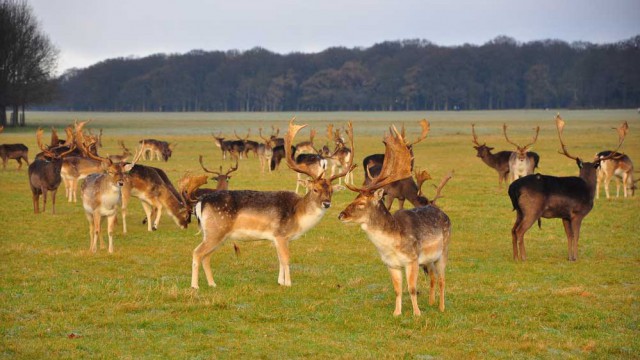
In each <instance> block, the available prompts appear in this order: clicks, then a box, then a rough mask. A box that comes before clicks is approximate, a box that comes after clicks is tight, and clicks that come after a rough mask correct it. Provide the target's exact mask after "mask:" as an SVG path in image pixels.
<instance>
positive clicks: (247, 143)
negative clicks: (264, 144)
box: [233, 129, 260, 158]
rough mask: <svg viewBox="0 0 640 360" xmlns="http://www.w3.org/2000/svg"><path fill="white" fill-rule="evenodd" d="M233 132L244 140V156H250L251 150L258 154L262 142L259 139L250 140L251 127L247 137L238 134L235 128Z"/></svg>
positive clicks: (239, 138)
mask: <svg viewBox="0 0 640 360" xmlns="http://www.w3.org/2000/svg"><path fill="white" fill-rule="evenodd" d="M233 134H234V135H235V136H236V138H238V140H240V141H242V146H243V149H244V150H243V154H244V157H246V158H249V151H251V152H253V154H254V155H255V156H258V147H259V146H260V144H259V143H258V142H257V141H253V140H249V135H251V129H249V130H248V131H247V136H245V137H240V136H238V134H237V133H236V131H235V130H233Z"/></svg>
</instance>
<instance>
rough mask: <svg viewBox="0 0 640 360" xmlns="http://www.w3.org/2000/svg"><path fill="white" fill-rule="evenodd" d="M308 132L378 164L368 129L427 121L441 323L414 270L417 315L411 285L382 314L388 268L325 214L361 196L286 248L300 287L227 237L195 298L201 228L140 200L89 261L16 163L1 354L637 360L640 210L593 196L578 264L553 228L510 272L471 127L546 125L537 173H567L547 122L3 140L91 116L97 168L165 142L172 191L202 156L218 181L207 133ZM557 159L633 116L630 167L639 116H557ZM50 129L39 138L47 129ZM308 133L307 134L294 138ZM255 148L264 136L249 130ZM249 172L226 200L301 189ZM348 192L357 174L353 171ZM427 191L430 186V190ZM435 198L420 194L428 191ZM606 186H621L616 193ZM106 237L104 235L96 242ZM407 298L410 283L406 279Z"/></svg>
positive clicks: (359, 235)
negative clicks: (54, 134)
mask: <svg viewBox="0 0 640 360" xmlns="http://www.w3.org/2000/svg"><path fill="white" fill-rule="evenodd" d="M293 115H296V116H297V122H298V123H309V124H310V125H311V126H313V127H315V128H316V129H317V130H318V133H319V135H318V137H317V139H318V142H320V143H321V142H324V130H325V127H324V125H325V124H328V123H334V124H336V125H339V124H341V123H342V122H344V121H346V120H352V121H353V122H354V131H355V134H356V162H358V163H360V162H361V160H362V158H363V157H364V156H366V155H368V154H371V153H374V152H381V151H383V145H382V144H381V141H380V140H381V135H382V132H383V131H384V129H386V128H387V126H388V125H389V124H391V123H395V124H400V123H402V122H404V123H405V125H406V126H407V129H408V133H409V138H411V137H416V136H418V132H419V126H418V120H420V119H421V118H423V117H426V118H427V119H429V120H430V121H431V129H432V130H431V133H430V134H429V136H428V138H427V139H426V140H425V141H424V142H422V143H420V144H418V145H416V146H415V152H416V153H415V156H416V165H417V166H418V167H420V168H427V169H428V170H429V171H430V172H431V173H432V175H433V176H434V179H436V180H434V181H433V182H435V181H439V179H440V178H441V177H442V176H444V175H445V174H446V173H447V172H448V171H449V170H451V169H455V176H454V178H453V179H452V180H451V181H450V182H449V184H448V185H447V187H446V188H445V190H444V195H445V196H446V197H445V198H443V199H440V200H439V205H440V206H441V207H442V208H443V209H444V210H445V211H446V212H447V213H448V215H449V216H450V218H451V219H452V222H453V227H454V230H453V238H452V243H451V247H450V252H449V262H448V267H447V294H446V306H447V309H446V311H445V312H444V313H440V312H439V311H438V310H437V307H435V306H429V305H428V300H427V296H426V294H427V288H428V285H427V282H426V281H425V280H424V277H423V276H421V279H420V282H419V289H420V290H421V294H420V296H419V298H418V300H419V304H420V307H421V309H422V313H423V315H422V316H421V317H413V316H412V315H411V304H410V300H409V296H408V294H407V293H406V290H405V296H404V298H403V303H404V304H403V305H404V306H403V310H404V312H403V314H402V316H400V317H397V318H396V317H393V316H392V312H393V308H394V293H393V287H392V284H391V280H390V278H389V274H388V272H387V270H386V268H385V266H384V265H383V264H382V262H381V261H380V259H379V257H378V255H377V252H376V250H375V248H374V247H373V245H372V244H371V243H370V242H369V240H368V239H367V238H366V237H365V235H364V233H363V232H362V230H360V228H359V227H357V226H345V225H343V224H342V223H340V222H339V221H338V220H337V216H338V214H339V212H340V211H341V210H342V209H343V208H344V207H346V205H347V204H348V203H349V202H350V201H351V200H352V199H353V198H354V197H355V195H354V193H351V192H349V191H340V192H337V193H335V194H334V201H333V205H332V207H331V209H330V210H329V211H328V212H327V214H326V215H325V218H324V219H323V220H322V221H321V222H320V224H319V225H318V226H316V227H315V228H314V229H312V230H311V231H309V232H308V233H307V234H306V235H304V236H302V237H301V238H300V239H298V240H296V241H294V242H293V243H291V246H290V248H291V256H292V258H291V263H292V264H291V274H292V281H293V286H292V287H291V288H284V287H281V286H279V285H278V284H277V276H278V261H277V257H276V253H275V249H274V247H273V245H271V244H270V243H269V242H266V241H259V242H240V243H239V246H240V247H241V253H240V255H239V256H238V257H236V256H235V255H234V252H233V246H232V245H231V243H230V242H229V243H227V244H225V245H224V246H222V247H221V248H219V249H218V250H217V251H216V252H215V253H214V255H213V257H212V268H213V273H214V277H215V279H216V283H217V284H218V287H216V288H209V287H207V286H206V285H205V283H206V282H205V279H204V274H202V273H201V274H200V286H201V288H200V290H199V291H195V290H192V289H190V287H189V286H190V275H191V252H192V250H193V249H194V248H195V247H196V246H197V245H198V244H199V242H200V241H201V236H200V235H197V234H196V232H197V229H196V227H195V226H191V227H190V228H189V229H187V230H180V229H178V228H177V227H176V226H175V225H174V224H173V222H172V220H171V219H170V218H169V217H167V216H164V217H163V218H162V221H161V224H160V229H159V230H158V231H156V232H153V233H150V232H147V231H146V225H142V224H141V223H140V220H141V219H142V218H143V217H144V212H143V211H142V207H141V206H140V205H139V201H138V200H136V199H134V200H133V201H132V203H131V205H130V210H129V216H128V220H129V224H128V228H129V233H128V234H127V235H126V236H123V235H122V232H121V224H119V225H118V226H119V227H118V231H117V232H116V235H115V253H114V254H112V255H109V254H108V253H107V251H106V250H104V249H103V250H99V251H98V253H97V254H95V255H94V254H91V253H90V252H89V236H88V224H87V221H86V219H85V217H84V215H83V210H82V206H81V205H80V204H70V203H67V202H66V200H65V199H64V189H63V187H62V186H61V187H60V191H59V194H58V196H57V200H58V203H57V214H55V215H52V214H51V213H50V209H51V207H50V203H49V204H48V205H47V213H44V214H39V215H35V214H33V209H32V205H31V194H30V192H29V186H28V180H27V172H26V169H23V170H21V171H16V170H15V168H16V163H15V161H11V162H10V163H9V166H8V169H7V170H5V171H0V184H2V186H0V202H1V203H2V206H1V207H0V304H1V305H2V306H0V358H19V359H34V358H45V357H48V358H65V359H67V358H69V359H85V358H109V359H111V358H125V359H134V358H190V359H191V358H193V359H201V358H206V359H209V358H278V359H280V358H302V357H305V358H376V359H377V358H415V359H431V358H448V359H451V358H478V359H485V358H508V359H511V358H579V359H582V358H638V357H640V340H639V339H640V331H639V330H640V329H639V328H640V322H639V317H640V316H639V314H640V302H639V295H640V281H639V280H638V275H637V274H638V269H639V267H638V266H639V265H640V250H639V247H638V240H639V239H640V238H639V236H638V233H639V232H640V225H639V222H638V213H639V212H638V210H640V204H639V201H640V200H639V199H640V198H639V197H637V196H636V197H635V198H632V199H612V200H605V199H602V198H601V199H600V200H598V201H597V202H596V205H595V207H594V209H593V210H592V211H591V213H590V214H589V216H588V217H587V218H586V219H585V221H584V223H583V226H582V233H581V238H580V244H579V260H578V261H577V262H575V263H570V262H568V261H566V256H567V245H566V239H565V236H564V231H563V230H562V225H561V222H560V221H559V220H543V222H542V229H538V228H537V227H534V228H532V229H531V230H529V232H528V233H527V234H526V236H525V244H526V247H527V255H528V259H529V260H528V261H527V262H526V263H515V262H514V261H513V260H512V249H511V235H510V229H511V226H512V224H513V221H514V219H515V214H514V213H513V212H512V210H511V204H510V202H509V199H508V196H507V195H506V189H500V190H499V189H498V188H497V174H496V172H495V171H494V170H493V169H490V168H488V167H487V166H486V165H484V164H483V163H482V162H481V161H480V159H478V158H476V157H475V150H474V149H473V148H472V143H471V135H470V124H471V123H472V122H474V123H476V124H477V125H476V128H477V132H478V135H479V137H480V141H481V142H487V144H488V145H489V146H493V147H495V148H496V149H497V150H502V149H509V146H508V144H507V143H506V141H505V140H504V138H503V136H502V133H501V125H502V123H503V122H506V123H508V124H509V125H510V132H509V135H510V138H511V139H512V140H514V141H516V142H521V143H524V142H528V141H529V140H530V139H531V137H532V136H533V130H532V129H533V127H534V126H535V125H540V126H541V132H540V136H539V139H538V142H537V143H536V144H535V145H534V151H536V152H538V153H539V154H540V156H541V163H540V172H541V173H545V174H553V175H563V176H564V175H576V174H577V173H578V169H577V167H576V165H575V163H574V162H573V161H571V160H569V159H567V158H566V157H564V156H562V155H560V154H558V153H557V150H558V149H559V144H558V141H557V135H556V133H555V128H554V122H553V117H554V115H555V112H550V111H548V112H545V111H500V112H434V113H418V112H409V113H385V112H380V113H356V112H354V113H299V114H289V113H259V114H254V113H251V114H249V113H215V114H209V113H196V114H177V113H173V114H128V113H28V114H27V119H28V124H29V127H28V128H23V129H5V132H4V133H2V134H0V143H17V142H22V143H24V144H26V145H27V146H28V147H29V148H30V149H31V151H30V158H33V156H34V155H35V153H36V152H37V151H36V149H37V146H36V143H35V136H34V134H35V128H36V127H37V126H43V127H45V128H47V129H48V128H50V126H51V125H55V126H56V127H57V128H58V129H61V128H62V127H63V126H64V125H66V124H68V123H69V122H70V121H72V120H73V119H79V120H85V119H89V118H91V119H94V121H93V122H92V123H91V124H90V127H91V128H93V129H99V128H103V129H104V145H105V147H104V148H103V149H102V150H101V153H102V154H106V153H112V154H113V153H117V152H118V146H117V140H119V139H122V140H124V141H125V143H126V144H128V145H130V146H133V145H134V144H135V143H137V141H138V140H140V139H141V138H143V137H156V138H159V139H164V140H168V141H171V142H176V143H178V146H177V148H176V149H175V151H174V156H173V157H172V158H171V159H170V160H169V162H168V163H158V162H143V163H145V164H149V165H153V166H160V167H162V168H163V169H165V170H166V171H167V173H168V174H169V176H170V178H171V179H172V180H174V181H175V180H177V179H178V178H180V177H181V176H182V175H183V174H184V172H185V171H188V170H190V171H192V172H194V173H200V172H201V170H200V167H199V165H198V161H197V158H198V155H199V154H203V155H204V156H205V161H206V164H207V165H208V166H209V167H211V168H216V167H217V166H219V165H220V164H224V165H225V166H229V165H231V163H230V162H228V161H227V162H224V163H223V162H222V161H221V159H220V152H219V150H218V149H217V148H215V147H214V145H213V141H212V138H211V135H210V133H211V132H218V131H222V132H223V133H226V134H230V132H231V131H232V130H233V129H237V130H238V133H244V132H246V129H247V128H249V127H251V129H252V133H253V134H257V128H258V127H260V126H262V127H263V128H265V129H267V128H270V126H271V125H272V124H275V125H277V126H279V127H280V128H281V132H284V131H285V129H286V123H287V120H288V119H289V118H290V117H291V116H293ZM562 116H563V118H564V119H565V121H566V122H567V125H566V128H565V139H566V142H567V143H568V145H569V149H570V152H571V153H573V154H575V155H578V156H581V157H584V158H587V159H590V158H591V157H592V156H593V155H594V154H595V153H596V152H597V151H600V150H604V149H607V148H611V147H612V146H613V145H614V143H615V142H616V140H617V138H616V136H615V133H614V131H613V130H611V129H610V128H611V127H613V126H617V125H618V124H619V123H620V122H621V121H623V120H627V121H628V122H629V126H630V128H631V131H630V134H629V135H628V138H627V140H626V141H625V145H624V148H623V150H624V151H625V152H626V153H627V154H629V156H630V157H631V158H632V159H639V158H640V146H638V144H640V131H639V129H640V121H639V116H638V114H637V113H636V112H635V111H633V110H619V111H562ZM47 133H48V131H47ZM307 134H308V130H307V129H305V130H303V131H302V132H301V134H300V135H299V136H300V140H301V139H302V138H303V137H305V136H307ZM252 138H257V136H253V137H252ZM258 169H259V164H258V160H257V159H254V158H253V157H250V158H249V159H248V160H244V161H241V163H240V169H239V170H238V172H237V174H236V175H235V176H234V177H233V179H232V182H231V188H232V189H258V190H276V189H294V184H295V183H294V181H295V180H294V179H295V175H294V173H293V172H292V171H290V170H288V169H286V168H285V167H281V169H280V170H279V171H277V172H275V173H272V174H260V173H259V170H258ZM356 171H357V172H356V177H355V178H356V183H360V182H361V181H362V178H363V176H362V169H361V167H359V168H358V169H357V170H356ZM431 183H432V182H428V183H427V184H426V185H425V192H426V193H427V194H433V190H432V189H431V185H430V184H431ZM427 187H429V189H427ZM612 190H613V192H614V193H615V190H614V189H613V187H612ZM104 228H106V225H105V224H103V229H104ZM405 286H406V282H405Z"/></svg>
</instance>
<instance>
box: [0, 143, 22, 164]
mask: <svg viewBox="0 0 640 360" xmlns="http://www.w3.org/2000/svg"><path fill="white" fill-rule="evenodd" d="M0 158H2V170H4V169H6V168H7V162H8V161H9V159H14V160H16V161H17V162H18V170H20V169H22V160H24V161H25V162H26V163H27V166H29V148H28V147H27V146H26V145H24V144H2V145H0Z"/></svg>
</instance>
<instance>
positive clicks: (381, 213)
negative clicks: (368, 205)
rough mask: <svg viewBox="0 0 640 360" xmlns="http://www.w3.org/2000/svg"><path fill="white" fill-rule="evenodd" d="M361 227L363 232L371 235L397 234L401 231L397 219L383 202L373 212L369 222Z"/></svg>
mask: <svg viewBox="0 0 640 360" xmlns="http://www.w3.org/2000/svg"><path fill="white" fill-rule="evenodd" d="M361 227H362V230H364V231H365V232H366V233H367V234H370V235H371V234H372V233H395V232H399V231H400V229H399V226H398V223H397V221H396V219H395V218H394V217H393V215H391V213H390V212H389V210H387V208H386V206H384V204H383V203H382V202H378V204H377V205H376V207H375V208H374V209H373V211H371V213H370V215H369V218H368V220H367V221H366V222H364V223H362V225H361Z"/></svg>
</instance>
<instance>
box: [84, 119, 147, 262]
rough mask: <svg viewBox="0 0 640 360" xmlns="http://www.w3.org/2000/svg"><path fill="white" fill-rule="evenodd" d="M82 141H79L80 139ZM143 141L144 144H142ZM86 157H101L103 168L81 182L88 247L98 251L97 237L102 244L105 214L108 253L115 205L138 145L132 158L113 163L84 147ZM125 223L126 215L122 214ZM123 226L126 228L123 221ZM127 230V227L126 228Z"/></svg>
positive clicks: (114, 222)
mask: <svg viewBox="0 0 640 360" xmlns="http://www.w3.org/2000/svg"><path fill="white" fill-rule="evenodd" d="M81 134H82V133H81V132H80V131H78V132H77V134H76V136H78V137H79V138H82V135H81ZM79 143H80V144H83V142H82V141H80V142H79ZM143 145H144V144H143ZM83 151H84V152H85V153H86V154H87V156H88V157H90V158H92V159H94V160H97V161H100V162H101V164H102V167H103V170H104V172H102V173H94V174H91V175H89V176H87V178H86V179H85V181H84V182H83V183H82V187H81V191H82V206H83V207H84V211H85V215H86V217H87V221H89V240H90V242H89V243H90V245H89V249H90V250H91V252H93V253H95V252H96V251H97V244H98V239H99V240H100V248H103V242H102V230H101V226H100V223H101V222H102V218H103V217H107V236H108V237H109V253H113V228H114V226H115V224H116V215H117V213H118V208H119V207H121V205H122V188H123V187H124V186H125V183H126V182H127V176H128V175H127V174H126V173H128V172H129V171H130V170H131V169H132V168H133V167H134V165H135V162H136V161H137V160H138V159H139V158H140V156H141V155H142V151H143V147H142V146H141V147H140V149H139V150H138V154H136V156H135V158H134V160H133V162H132V163H131V164H127V163H124V162H117V163H114V162H113V161H111V160H110V159H109V158H103V157H100V156H97V155H94V154H92V153H91V152H90V151H89V150H88V149H86V148H83ZM123 223H125V216H123ZM124 226H125V229H126V225H124ZM125 232H126V230H125Z"/></svg>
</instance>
